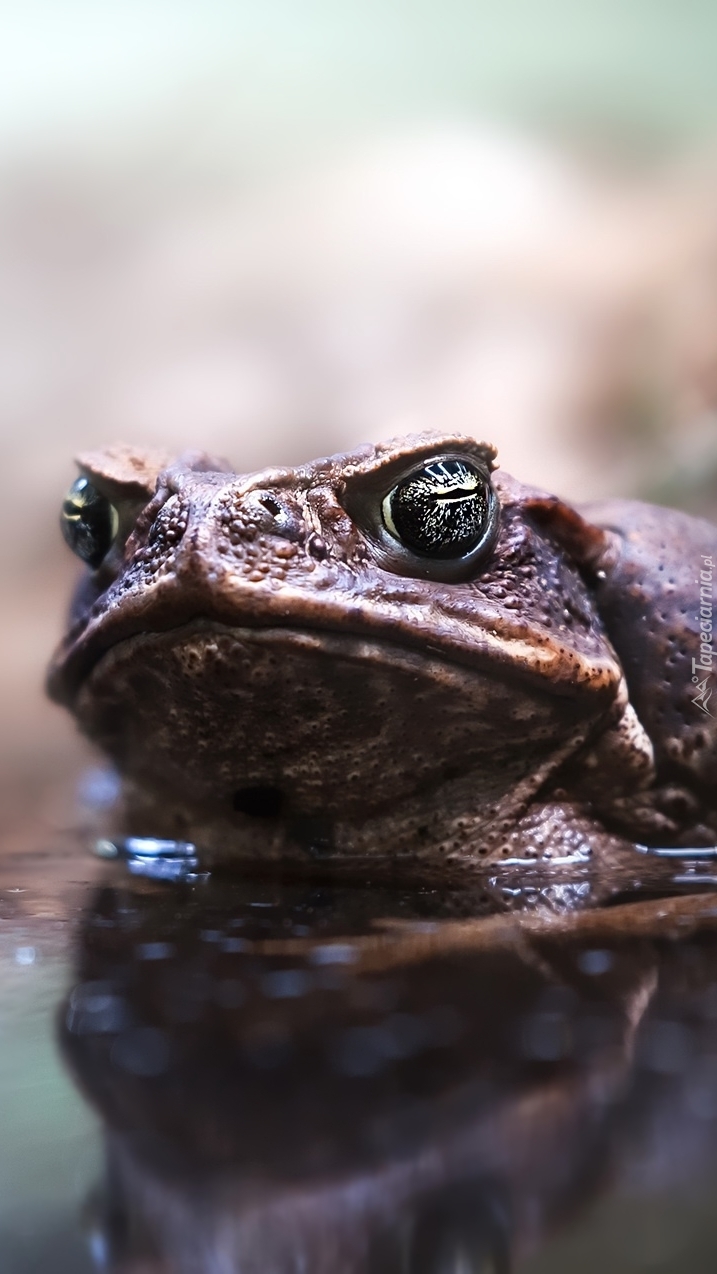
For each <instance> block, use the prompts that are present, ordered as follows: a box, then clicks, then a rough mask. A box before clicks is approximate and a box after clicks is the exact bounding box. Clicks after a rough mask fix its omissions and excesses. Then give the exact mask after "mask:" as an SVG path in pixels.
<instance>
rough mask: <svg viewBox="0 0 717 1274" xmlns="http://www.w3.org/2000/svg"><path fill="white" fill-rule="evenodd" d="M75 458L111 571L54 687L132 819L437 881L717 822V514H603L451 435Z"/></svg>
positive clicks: (98, 546)
mask: <svg viewBox="0 0 717 1274" xmlns="http://www.w3.org/2000/svg"><path fill="white" fill-rule="evenodd" d="M79 468H80V473H81V475H82V477H83V478H84V479H85V485H84V486H83V487H82V489H81V490H78V491H76V492H75V494H74V496H72V498H71V500H70V502H69V504H67V505H66V506H65V515H64V516H65V525H66V534H67V535H68V538H69V539H70V541H71V543H72V544H73V546H74V547H75V548H76V549H77V551H79V552H80V555H81V556H83V557H84V559H85V560H86V561H87V562H88V563H89V567H88V570H87V572H86V573H85V576H84V578H83V580H82V581H81V583H80V585H79V588H78V590H77V594H76V596H75V599H74V602H73V607H72V613H71V619H70V625H69V630H68V633H67V635H66V637H65V638H64V640H63V642H62V643H61V645H60V648H59V650H58V651H57V653H56V655H55V658H54V661H53V665H52V669H51V672H50V680H49V685H50V693H51V694H52V696H53V697H54V698H55V699H57V700H58V701H60V702H62V703H64V704H66V705H67V706H68V707H69V708H70V710H71V711H72V712H73V713H74V715H75V716H76V718H77V720H78V722H79V724H80V727H81V728H82V730H83V731H84V732H85V733H86V734H88V735H89V736H90V738H92V739H93V740H95V741H96V742H97V743H98V744H99V745H100V747H102V748H103V749H104V750H105V751H106V752H107V753H108V754H109V755H110V757H111V758H112V759H113V761H114V762H115V763H116V765H117V766H118V768H119V770H120V772H121V773H122V775H123V777H124V780H125V804H124V812H123V819H124V826H125V827H126V828H127V829H128V830H131V831H132V832H133V833H135V834H139V835H147V836H167V837H174V838H180V839H189V840H193V841H195V842H196V843H197V845H198V846H199V848H200V851H201V853H202V855H203V858H204V860H205V861H206V863H207V864H208V865H214V864H218V863H227V862H237V863H243V864H249V863H251V864H257V863H261V864H276V865H281V866H284V867H291V868H292V870H311V871H314V872H315V871H316V870H317V869H320V870H321V871H328V870H330V871H331V872H334V873H336V872H342V871H343V872H348V873H356V872H358V873H359V874H363V875H365V873H366V871H367V870H370V874H371V877H372V878H373V877H375V876H377V875H380V874H392V873H396V872H398V873H402V874H403V875H404V876H408V875H410V874H411V873H414V874H417V875H419V876H421V877H423V878H426V879H440V880H444V879H446V878H447V877H448V876H450V875H455V874H461V873H465V872H466V871H471V870H475V869H476V868H479V867H483V866H484V864H485V863H494V862H496V861H500V860H505V859H509V860H510V859H515V858H518V859H526V858H527V859H547V860H550V862H551V863H553V864H555V860H556V859H557V860H558V866H559V865H560V862H561V860H568V861H572V862H573V863H574V862H575V861H576V860H577V861H579V860H581V859H582V858H588V857H591V856H592V859H593V860H594V861H595V862H597V863H599V864H600V865H602V866H605V867H606V869H607V870H608V871H609V870H610V865H611V864H613V863H615V862H617V861H619V860H622V859H624V857H625V855H626V854H629V853H631V852H633V849H634V844H635V843H636V842H637V843H640V844H648V845H657V846H659V845H662V846H676V847H680V846H690V847H691V846H711V845H714V844H715V842H716V841H717V806H716V799H717V798H716V795H715V793H716V790H717V785H716V784H715V776H716V772H717V727H716V725H715V718H714V716H712V715H710V707H711V705H710V703H709V697H708V695H709V689H710V684H711V683H710V676H711V674H710V673H709V672H708V671H707V670H704V671H702V672H701V673H700V677H699V678H698V681H702V682H703V683H704V684H703V686H702V693H701V695H700V686H699V685H698V684H697V683H696V682H695V681H694V680H693V660H695V661H696V662H697V664H698V665H699V664H700V663H702V664H705V662H707V660H708V655H707V654H706V653H705V648H704V646H703V647H702V653H701V645H700V579H701V573H702V575H709V574H710V571H711V567H710V566H709V563H710V562H711V563H714V561H715V557H716V556H717V530H716V529H715V528H714V527H713V526H711V525H710V524H708V523H706V522H703V521H700V520H697V519H694V518H690V517H688V516H686V515H685V514H682V513H679V512H676V511H672V510H668V509H661V508H654V507H652V506H649V505H644V504H638V503H634V502H627V501H616V502H611V503H606V504H603V505H598V506H589V507H583V508H581V509H580V510H577V509H575V508H573V507H571V506H570V505H567V504H566V503H564V502H563V501H562V500H560V499H558V498H556V497H554V496H552V495H547V494H545V493H543V492H540V491H537V490H534V489H532V488H530V487H526V486H523V485H521V484H520V483H518V482H516V481H515V480H514V479H512V478H510V477H509V476H508V475H506V474H502V473H500V472H494V469H495V452H494V449H493V448H492V447H490V446H487V445H486V444H482V443H476V442H475V441H474V440H472V439H470V438H466V437H461V436H454V435H441V434H423V435H418V436H411V437H407V438H402V439H398V440H394V441H392V442H387V443H384V444H380V445H378V446H373V445H370V446H365V447H361V448H359V449H358V450H356V451H355V452H352V453H349V454H346V455H339V456H333V457H330V458H328V459H323V460H318V461H315V462H313V463H310V464H307V465H303V466H300V467H297V468H294V469H266V470H263V471H261V472H259V473H255V474H251V475H241V474H237V473H235V472H233V471H232V469H231V468H230V467H229V466H228V465H227V464H226V463H225V462H223V461H219V460H216V459H214V458H211V457H207V456H205V455H189V456H183V457H180V458H179V459H178V460H171V459H170V458H169V457H166V456H153V455H149V454H140V453H136V452H132V451H130V450H128V449H122V448H117V449H114V450H111V451H107V452H103V453H97V454H93V455H87V456H82V457H80V459H79ZM710 578H711V576H710ZM703 589H704V584H703ZM704 596H705V594H704V591H703V609H704ZM703 634H704V630H703ZM702 640H704V635H703V638H702ZM715 675H716V676H717V673H716V674H715Z"/></svg>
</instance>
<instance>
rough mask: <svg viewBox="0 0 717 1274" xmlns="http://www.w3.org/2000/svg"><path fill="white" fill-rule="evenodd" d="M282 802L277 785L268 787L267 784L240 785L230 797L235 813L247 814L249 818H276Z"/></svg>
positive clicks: (282, 798)
mask: <svg viewBox="0 0 717 1274" xmlns="http://www.w3.org/2000/svg"><path fill="white" fill-rule="evenodd" d="M283 803H284V797H283V793H282V792H281V791H280V790H279V788H278V787H270V786H269V785H268V784H267V785H257V786H256V787H241V788H239V789H238V791H236V792H235V793H234V796H233V798H232V804H233V806H234V809H235V810H236V811H237V813H238V814H248V815H249V817H250V818H277V816H278V815H279V814H280V813H281V807H282V805H283Z"/></svg>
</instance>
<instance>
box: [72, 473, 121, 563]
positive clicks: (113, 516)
mask: <svg viewBox="0 0 717 1274" xmlns="http://www.w3.org/2000/svg"><path fill="white" fill-rule="evenodd" d="M60 525H61V527H62V534H63V535H64V537H65V539H66V540H67V543H68V544H69V546H70V548H71V549H72V552H73V553H76V554H77V556H78V557H81V558H82V560H83V562H87V564H88V566H91V567H93V568H96V567H98V566H99V565H100V563H101V562H102V561H103V560H104V558H105V557H106V556H107V554H108V552H109V550H110V548H111V547H112V541H113V540H114V538H115V535H116V534H117V526H118V517H117V510H116V509H115V507H114V505H113V504H110V502H109V500H108V499H107V497H106V496H104V495H102V494H101V493H100V492H99V491H98V490H97V488H96V487H93V486H92V483H91V482H89V481H88V479H87V478H78V479H77V481H76V482H73V484H72V486H71V487H70V489H69V491H68V492H67V496H66V497H65V500H64V502H63V505H62V513H61V515H60Z"/></svg>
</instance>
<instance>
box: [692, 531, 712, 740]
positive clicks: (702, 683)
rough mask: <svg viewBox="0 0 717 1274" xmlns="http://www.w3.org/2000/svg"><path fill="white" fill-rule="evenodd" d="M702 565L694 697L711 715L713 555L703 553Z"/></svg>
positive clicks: (698, 705)
mask: <svg viewBox="0 0 717 1274" xmlns="http://www.w3.org/2000/svg"><path fill="white" fill-rule="evenodd" d="M701 558H702V567H701V569H700V578H699V579H698V580H695V583H696V584H699V587H700V608H699V614H698V615H696V616H695V618H696V619H697V621H698V623H699V626H700V655H699V659H693V660H692V681H693V683H694V685H695V686H696V688H697V693H696V695H695V696H694V698H693V699H692V702H693V703H694V705H695V707H696V708H699V709H700V711H701V712H704V713H706V714H707V716H708V717H711V716H712V715H713V714H712V713H711V712H710V710H709V707H708V704H709V701H710V699H711V698H712V687H711V686H710V676H711V675H712V672H713V664H714V646H713V636H714V626H713V611H714V604H713V597H712V576H713V574H714V562H713V561H712V558H711V557H707V556H705V554H704V553H702V554H701Z"/></svg>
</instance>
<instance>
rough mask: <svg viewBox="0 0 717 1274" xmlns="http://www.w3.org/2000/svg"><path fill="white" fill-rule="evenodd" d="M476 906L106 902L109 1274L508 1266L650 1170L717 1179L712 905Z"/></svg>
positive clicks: (100, 1064)
mask: <svg viewBox="0 0 717 1274" xmlns="http://www.w3.org/2000/svg"><path fill="white" fill-rule="evenodd" d="M272 890H273V892H272ZM451 908H452V909H453V915H450V914H449V913H450V911H451ZM470 911H471V906H470V905H469V904H467V903H466V899H465V893H464V892H463V891H460V892H459V893H458V894H457V895H455V896H454V897H452V898H451V897H450V896H449V894H444V896H443V898H442V899H441V903H440V904H438V903H437V902H436V899H435V895H433V894H432V893H430V892H428V891H424V892H423V893H421V892H420V891H413V892H412V893H410V894H405V895H404V894H397V893H391V892H390V891H388V890H382V889H376V888H374V889H370V890H362V889H356V888H355V889H351V890H349V889H343V890H339V889H322V890H318V889H314V888H312V887H310V886H300V885H294V886H284V887H281V888H279V887H278V886H266V887H259V886H256V885H255V886H251V885H249V884H247V883H243V884H239V883H237V882H234V883H232V882H223V883H222V885H221V886H218V885H216V884H214V883H212V882H209V883H208V884H205V885H204V886H201V887H195V888H193V889H190V888H187V887H184V886H180V887H171V888H168V887H167V886H158V885H150V884H146V883H142V882H139V883H137V884H133V885H131V886H130V887H128V886H127V885H126V884H119V885H117V884H109V885H107V886H106V887H105V888H103V889H101V890H100V891H99V892H98V893H97V895H96V897H95V899H94V902H93V903H92V905H91V906H90V908H89V910H88V911H87V913H86V915H85V917H84V920H83V923H82V929H81V933H80V935H79V939H80V940H79V952H78V965H77V974H76V981H75V985H74V987H73V988H72V990H71V991H70V994H69V996H68V998H67V1000H66V1002H65V1004H64V1006H63V1008H62V1010H61V1014H60V1035H61V1046H62V1050H63V1053H64V1056H65V1059H66V1061H67V1063H68V1065H69V1067H70V1069H71V1071H72V1073H73V1075H74V1077H75V1079H76V1080H77V1082H78V1083H79V1084H80V1086H81V1088H82V1090H83V1092H84V1093H85V1095H86V1097H87V1098H88V1099H89V1101H90V1102H91V1103H92V1104H93V1105H94V1106H95V1108H96V1109H97V1110H98V1111H99V1112H100V1113H101V1115H102V1117H103V1119H104V1121H105V1123H106V1147H107V1175H106V1182H105V1185H104V1187H103V1188H102V1189H100V1190H98V1193H97V1196H96V1198H95V1201H94V1205H93V1208H92V1218H91V1222H90V1224H91V1226H92V1229H93V1244H92V1246H93V1248H94V1250H95V1251H96V1252H97V1253H98V1254H99V1255H100V1256H101V1258H102V1259H101V1264H102V1268H104V1269H109V1270H111V1271H113V1274H120V1271H122V1272H125V1271H127V1270H135V1269H140V1268H141V1269H142V1270H143V1271H145V1272H147V1274H159V1271H160V1270H161V1271H162V1272H163V1274H168V1272H169V1274H216V1272H219V1271H222V1272H223V1274H268V1271H271V1274H294V1272H295V1271H297V1270H303V1271H305V1272H306V1274H487V1271H493V1272H495V1274H501V1272H504V1271H507V1270H508V1269H509V1268H512V1267H513V1264H514V1263H515V1262H520V1260H521V1259H523V1258H524V1257H526V1256H527V1255H528V1254H530V1252H531V1251H534V1250H535V1249H536V1248H539V1247H540V1246H541V1244H542V1243H544V1242H545V1241H546V1239H547V1238H548V1237H549V1236H550V1235H551V1233H552V1232H554V1231H555V1230H556V1229H557V1228H558V1227H559V1226H560V1224H561V1222H564V1221H565V1220H566V1219H567V1218H568V1217H569V1216H571V1215H574V1214H575V1211H576V1210H577V1209H579V1208H581V1207H585V1205H587V1203H588V1202H590V1201H591V1200H592V1199H594V1198H596V1197H597V1196H598V1195H599V1194H600V1193H601V1192H602V1191H605V1190H607V1189H608V1188H615V1183H617V1187H618V1189H620V1182H621V1180H622V1181H623V1182H624V1180H625V1179H628V1180H633V1181H634V1179H635V1177H636V1176H639V1171H638V1172H636V1167H637V1169H639V1167H640V1162H641V1160H642V1162H644V1161H645V1160H646V1159H647V1160H649V1161H652V1160H654V1159H657V1160H659V1162H660V1163H661V1164H662V1165H663V1167H662V1171H663V1174H664V1173H665V1172H667V1174H668V1179H667V1181H666V1183H665V1184H666V1188H667V1189H669V1188H670V1180H669V1173H670V1172H673V1173H675V1174H679V1176H680V1178H681V1179H682V1180H684V1179H685V1177H687V1178H688V1179H689V1177H690V1174H692V1176H693V1177H694V1178H695V1179H698V1178H699V1177H700V1176H701V1175H702V1176H707V1175H708V1170H709V1167H710V1165H713V1166H714V1165H715V1163H716V1162H717V1118H716V1117H717V1000H716V999H715V994H714V992H715V989H716V988H717V922H716V920H715V908H714V896H713V895H712V896H710V895H703V896H692V897H674V898H668V899H662V900H659V901H654V900H653V901H650V900H645V901H641V902H632V903H623V904H618V905H616V906H615V907H612V908H608V909H603V910H596V911H583V912H573V913H571V914H566V915H564V916H563V917H562V918H557V917H556V916H554V915H553V916H552V917H548V916H546V915H545V914H543V915H540V914H536V913H529V912H528V913H526V912H523V913H520V914H518V913H514V914H510V915H509V914H505V913H504V914H492V915H491V914H487V913H486V914H484V915H483V916H475V915H474V916H471V915H470ZM636 1268H637V1267H636ZM640 1268H643V1267H642V1266H640Z"/></svg>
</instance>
